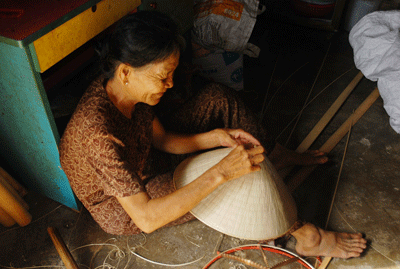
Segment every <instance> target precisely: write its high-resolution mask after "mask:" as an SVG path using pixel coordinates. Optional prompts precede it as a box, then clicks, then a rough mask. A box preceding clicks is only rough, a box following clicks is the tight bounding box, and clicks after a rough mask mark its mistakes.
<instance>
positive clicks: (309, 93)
mask: <svg viewBox="0 0 400 269" xmlns="http://www.w3.org/2000/svg"><path fill="white" fill-rule="evenodd" d="M331 44H332V43H331V42H329V46H328V49H327V50H326V53H325V57H324V59H323V60H322V64H321V67H320V68H319V70H318V73H317V76H316V77H315V80H314V83H313V85H312V86H311V89H310V91H309V92H308V96H307V98H306V100H305V102H304V105H303V107H304V106H305V105H306V104H307V102H308V99H309V98H310V96H311V92H312V91H313V90H314V87H315V84H316V83H317V80H318V78H319V75H320V73H321V71H322V67H323V66H324V64H325V60H326V57H327V56H328V52H329V50H330V48H331ZM302 113H303V110H301V113H300V116H299V117H297V120H296V123H295V124H294V127H293V129H292V131H291V132H290V134H289V137H288V139H287V140H286V143H285V146H287V144H288V143H289V140H290V138H291V137H292V134H293V132H294V130H295V128H296V126H297V123H298V122H299V120H300V117H301V114H302Z"/></svg>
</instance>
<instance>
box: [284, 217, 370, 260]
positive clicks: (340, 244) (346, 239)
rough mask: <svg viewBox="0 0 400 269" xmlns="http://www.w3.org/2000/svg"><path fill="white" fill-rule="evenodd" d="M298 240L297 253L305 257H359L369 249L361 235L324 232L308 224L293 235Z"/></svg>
mask: <svg viewBox="0 0 400 269" xmlns="http://www.w3.org/2000/svg"><path fill="white" fill-rule="evenodd" d="M292 235H293V236H294V237H295V238H296V240H297V244H296V251H297V252H298V253H299V254H300V255H303V256H325V257H333V258H344V259H348V258H352V257H359V256H360V255H361V253H362V252H363V251H364V249H365V248H366V247H367V240H365V239H364V238H362V235H361V234H360V233H337V232H330V231H325V230H322V229H321V228H318V227H316V226H315V225H313V224H311V223H306V224H305V225H304V226H302V227H301V228H300V229H298V230H296V231H295V232H293V233H292Z"/></svg>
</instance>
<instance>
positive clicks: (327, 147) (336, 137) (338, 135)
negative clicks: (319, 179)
mask: <svg viewBox="0 0 400 269" xmlns="http://www.w3.org/2000/svg"><path fill="white" fill-rule="evenodd" d="M378 97H379V91H378V88H375V89H374V90H373V91H372V92H371V94H370V95H369V96H368V97H367V98H366V99H365V100H364V102H363V103H362V104H361V105H360V106H359V107H358V108H357V109H356V111H354V113H353V114H352V115H351V116H350V117H349V118H348V119H347V120H346V121H345V122H344V123H343V124H342V126H340V127H339V129H338V130H336V132H335V133H334V134H333V135H332V136H331V137H330V138H329V139H328V140H327V141H326V142H325V144H323V145H322V147H321V148H320V149H319V150H320V151H322V152H325V153H329V152H330V151H331V150H332V149H333V148H334V147H335V146H336V145H337V144H338V143H339V141H340V140H341V139H342V138H343V137H344V136H345V135H346V133H347V131H348V130H349V127H350V126H353V125H354V124H356V122H357V121H358V120H359V119H360V118H361V117H362V115H364V113H365V112H366V111H367V110H368V109H369V108H370V107H371V106H372V104H373V103H374V102H375V101H376V99H378ZM317 166H318V165H310V166H304V167H302V168H301V169H300V170H299V171H298V172H297V173H296V174H295V175H294V176H293V177H292V178H291V179H290V180H289V182H288V184H287V185H288V189H289V191H290V192H293V191H294V190H295V189H296V188H297V187H298V186H299V185H300V184H301V183H302V182H303V181H304V180H305V179H306V178H307V177H308V176H309V175H310V174H311V173H312V171H314V169H315V168H316V167H317Z"/></svg>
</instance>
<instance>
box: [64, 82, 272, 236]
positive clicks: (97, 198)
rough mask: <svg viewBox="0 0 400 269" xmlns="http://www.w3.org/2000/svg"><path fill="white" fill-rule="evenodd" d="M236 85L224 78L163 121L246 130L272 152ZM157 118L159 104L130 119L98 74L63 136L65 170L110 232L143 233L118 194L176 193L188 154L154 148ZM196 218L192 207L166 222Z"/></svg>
mask: <svg viewBox="0 0 400 269" xmlns="http://www.w3.org/2000/svg"><path fill="white" fill-rule="evenodd" d="M232 91H233V90H232V89H229V88H227V87H224V86H222V85H220V84H215V83H214V84H209V85H207V86H206V87H205V88H204V89H203V90H201V91H200V92H199V93H198V94H197V95H196V96H194V97H193V98H191V99H190V100H188V101H187V102H186V103H185V104H183V105H182V106H180V107H179V108H178V109H177V111H176V112H175V113H172V115H171V118H169V119H168V120H166V121H164V122H163V123H164V125H165V127H166V129H167V130H171V131H175V132H183V133H201V132H206V131H210V130H212V129H215V128H242V129H244V130H246V131H247V132H249V133H251V134H253V135H254V136H255V137H256V138H258V139H259V141H260V142H261V143H262V145H263V146H264V148H265V150H266V153H267V154H268V153H269V152H270V151H271V150H272V148H273V147H274V146H275V141H274V140H272V139H271V138H270V137H268V135H267V132H266V130H265V128H264V127H262V126H260V125H259V124H258V121H257V120H256V118H255V117H254V116H253V115H252V113H251V112H250V111H249V110H248V109H247V108H246V107H245V106H244V104H243V102H242V101H241V100H240V99H239V98H238V97H237V96H236V95H235V94H234V93H233V92H232ZM153 119H154V114H153V112H152V108H151V107H150V106H148V105H146V104H141V103H139V104H137V105H136V106H135V110H134V112H133V114H132V118H131V119H128V118H126V117H125V116H124V115H123V114H122V113H121V112H120V111H119V110H118V109H117V108H116V107H115V106H114V105H113V103H112V102H111V100H110V99H109V97H108V95H107V93H106V90H105V89H104V87H103V85H102V80H101V79H98V80H96V81H94V82H93V83H92V85H91V86H90V87H89V88H88V90H87V91H86V92H85V94H84V95H83V97H82V99H81V101H80V102H79V104H78V106H77V108H76V111H75V112H74V114H73V116H72V118H71V120H70V122H69V123H68V125H67V128H66V130H65V132H64V134H63V137H62V139H61V142H60V145H59V152H60V160H61V165H62V168H63V170H64V172H65V174H66V175H67V177H68V179H69V181H70V184H71V187H72V189H73V191H74V193H75V194H76V196H77V198H78V199H79V200H80V201H81V202H82V203H83V205H84V206H85V207H86V209H87V210H88V211H89V212H90V213H91V215H92V216H93V218H94V220H95V221H96V222H97V223H98V224H99V225H100V227H101V228H102V229H103V230H104V231H106V232H107V233H111V234H136V233H140V232H141V231H140V229H139V228H138V227H137V226H136V225H135V224H134V223H133V221H132V220H131V218H130V217H129V216H128V214H127V213H126V212H125V210H124V209H123V208H122V206H121V205H120V204H119V202H118V200H117V199H116V198H115V197H125V196H131V195H134V194H137V193H138V192H147V194H148V195H149V196H150V198H151V199H154V198H157V197H163V196H165V195H167V194H169V193H171V192H173V191H174V186H173V182H172V174H173V171H174V168H175V167H176V165H178V164H179V162H180V161H182V160H183V159H184V157H185V155H181V156H178V155H172V154H164V153H161V152H158V151H156V150H154V149H153V148H152V147H151V144H152V121H153ZM192 219H194V217H193V216H192V215H191V214H190V213H188V214H186V215H185V216H183V217H181V218H180V219H178V220H176V221H173V222H171V223H169V224H168V225H167V226H171V225H177V224H180V223H184V222H186V221H188V220H192Z"/></svg>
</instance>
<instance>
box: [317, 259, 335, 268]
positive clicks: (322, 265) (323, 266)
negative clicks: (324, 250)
mask: <svg viewBox="0 0 400 269" xmlns="http://www.w3.org/2000/svg"><path fill="white" fill-rule="evenodd" d="M331 260H332V257H324V259H323V260H322V262H321V265H320V266H319V267H318V269H325V268H326V267H328V264H329V262H330V261H331Z"/></svg>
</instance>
